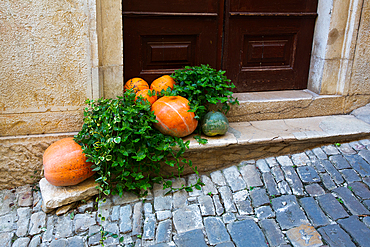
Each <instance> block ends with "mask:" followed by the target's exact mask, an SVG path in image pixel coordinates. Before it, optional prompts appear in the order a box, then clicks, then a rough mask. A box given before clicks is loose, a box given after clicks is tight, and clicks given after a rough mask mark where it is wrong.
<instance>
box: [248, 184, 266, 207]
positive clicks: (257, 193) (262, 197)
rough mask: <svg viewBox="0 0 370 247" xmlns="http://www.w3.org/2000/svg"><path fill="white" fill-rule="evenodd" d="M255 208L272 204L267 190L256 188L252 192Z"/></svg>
mask: <svg viewBox="0 0 370 247" xmlns="http://www.w3.org/2000/svg"><path fill="white" fill-rule="evenodd" d="M250 196H251V198H252V204H253V207H260V206H262V205H266V204H269V203H270V200H269V198H268V196H267V194H266V190H265V189H261V188H256V189H253V190H252V191H251V192H250Z"/></svg>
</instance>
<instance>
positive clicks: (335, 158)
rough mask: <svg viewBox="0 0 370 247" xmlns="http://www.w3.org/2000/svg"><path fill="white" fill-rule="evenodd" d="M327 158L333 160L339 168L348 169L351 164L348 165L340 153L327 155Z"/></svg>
mask: <svg viewBox="0 0 370 247" xmlns="http://www.w3.org/2000/svg"><path fill="white" fill-rule="evenodd" d="M329 160H330V161H331V162H333V164H334V165H335V167H336V168H337V169H339V170H341V169H349V168H351V166H350V165H349V163H348V161H347V160H346V159H345V158H344V157H343V156H342V155H333V156H330V157H329Z"/></svg>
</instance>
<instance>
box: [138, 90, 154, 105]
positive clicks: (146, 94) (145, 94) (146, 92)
mask: <svg viewBox="0 0 370 247" xmlns="http://www.w3.org/2000/svg"><path fill="white" fill-rule="evenodd" d="M149 91H150V89H143V90H141V91H139V92H137V93H136V96H135V100H137V99H138V98H139V96H141V97H143V98H144V100H147V101H149V103H150V104H153V103H154V102H155V101H156V100H157V95H153V96H149Z"/></svg>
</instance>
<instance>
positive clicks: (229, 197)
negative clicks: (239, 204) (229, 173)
mask: <svg viewBox="0 0 370 247" xmlns="http://www.w3.org/2000/svg"><path fill="white" fill-rule="evenodd" d="M218 191H219V192H220V195H221V198H222V201H223V203H224V207H225V211H226V212H236V208H235V205H234V203H233V194H232V193H231V190H230V188H229V187H228V186H223V187H220V188H219V189H218Z"/></svg>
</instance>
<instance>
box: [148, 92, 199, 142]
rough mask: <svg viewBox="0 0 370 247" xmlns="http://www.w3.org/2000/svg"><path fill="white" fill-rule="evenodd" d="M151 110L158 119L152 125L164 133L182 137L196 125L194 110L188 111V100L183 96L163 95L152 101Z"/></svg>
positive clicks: (189, 132)
mask: <svg viewBox="0 0 370 247" xmlns="http://www.w3.org/2000/svg"><path fill="white" fill-rule="evenodd" d="M151 110H152V111H153V112H154V114H155V115H156V119H157V120H158V123H155V124H154V127H155V128H156V129H158V130H159V131H160V132H161V133H163V134H165V135H170V136H176V137H184V136H187V135H190V134H191V133H193V132H194V130H195V129H196V128H197V126H198V121H197V120H196V119H195V118H194V117H195V114H194V112H188V110H190V106H189V101H188V100H187V99H185V98H184V97H181V96H164V97H162V98H160V99H159V100H157V101H156V102H154V104H153V105H152V108H151Z"/></svg>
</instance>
